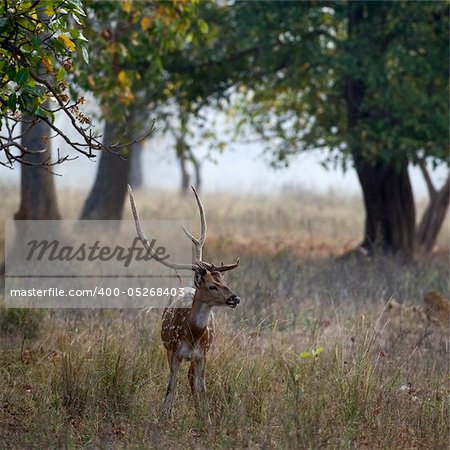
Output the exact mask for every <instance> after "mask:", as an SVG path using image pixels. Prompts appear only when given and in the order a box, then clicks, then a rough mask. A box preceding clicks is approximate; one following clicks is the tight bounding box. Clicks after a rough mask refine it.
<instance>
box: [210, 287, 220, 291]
mask: <svg viewBox="0 0 450 450" xmlns="http://www.w3.org/2000/svg"><path fill="white" fill-rule="evenodd" d="M209 290H210V291H218V289H217V287H216V286H210V287H209Z"/></svg>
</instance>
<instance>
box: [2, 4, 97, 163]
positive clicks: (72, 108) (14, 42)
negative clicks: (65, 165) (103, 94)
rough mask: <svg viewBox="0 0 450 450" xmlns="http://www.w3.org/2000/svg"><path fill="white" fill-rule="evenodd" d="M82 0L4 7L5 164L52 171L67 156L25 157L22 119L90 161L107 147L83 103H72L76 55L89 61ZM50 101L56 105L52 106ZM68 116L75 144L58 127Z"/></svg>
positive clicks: (3, 117)
mask: <svg viewBox="0 0 450 450" xmlns="http://www.w3.org/2000/svg"><path fill="white" fill-rule="evenodd" d="M84 15H85V14H84V11H83V9H82V7H81V2H80V0H61V2H59V4H58V7H57V8H56V7H55V4H53V3H52V2H43V1H39V0H37V1H16V0H12V1H11V0H5V1H3V2H1V3H0V55H1V59H0V83H1V86H2V89H1V92H0V127H1V130H2V134H1V136H0V153H1V156H2V157H3V158H2V159H0V164H2V165H4V166H7V167H12V166H13V164H14V162H16V161H17V162H19V163H23V164H27V165H35V164H38V165H45V166H51V165H54V164H57V163H61V162H63V161H64V160H66V159H67V156H64V155H61V154H58V159H57V160H56V161H53V162H52V161H51V160H50V158H38V159H36V158H35V157H31V158H28V157H26V155H27V153H28V148H27V147H25V146H23V145H22V144H21V139H20V137H21V136H20V133H19V135H17V131H18V129H19V127H20V124H21V116H22V114H23V115H26V116H27V119H26V120H27V122H28V123H29V125H32V124H31V123H30V120H31V117H33V119H32V120H33V121H35V122H44V123H46V124H47V126H48V127H49V128H50V129H51V130H52V131H53V132H54V133H56V134H58V135H60V136H61V137H62V138H63V139H64V141H65V142H66V144H67V145H69V146H70V147H72V148H74V149H75V150H76V151H77V152H78V153H80V154H84V155H85V156H87V157H89V158H94V157H95V153H94V151H95V150H100V149H103V148H104V147H103V145H102V144H101V142H100V141H99V139H98V136H97V135H96V134H95V133H92V129H91V126H90V119H89V118H88V117H86V116H85V115H84V114H83V113H82V112H81V111H80V109H79V107H80V104H81V103H83V99H82V98H75V99H73V100H71V98H70V97H69V95H68V92H67V89H68V86H69V83H70V81H71V74H72V72H73V70H74V58H73V57H74V55H76V54H78V53H80V54H81V55H82V57H83V58H84V59H85V60H87V58H88V51H87V48H86V42H87V39H86V38H85V37H84V35H83V33H82V31H81V29H80V27H81V26H82V20H83V17H84ZM47 100H52V101H54V102H55V105H53V104H52V103H51V102H49V101H47ZM57 113H59V114H64V115H66V116H67V117H68V119H69V121H70V123H71V126H72V127H74V129H75V130H76V131H77V132H78V134H79V139H77V140H76V141H74V140H72V139H70V138H69V137H68V135H67V134H66V133H65V132H64V130H62V129H60V128H58V127H57V126H56V125H55V124H54V117H55V114H57Z"/></svg>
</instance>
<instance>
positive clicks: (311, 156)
mask: <svg viewBox="0 0 450 450" xmlns="http://www.w3.org/2000/svg"><path fill="white" fill-rule="evenodd" d="M216 119H217V116H216V117H211V121H210V123H206V126H205V127H206V128H207V127H210V128H212V129H215V132H216V134H217V135H218V136H221V134H223V133H224V132H225V131H224V130H225V128H227V127H229V126H230V123H223V121H221V120H219V121H218V122H219V125H217V120H216ZM57 122H58V121H57ZM59 122H60V123H59V124H58V125H60V126H61V128H62V129H64V130H67V133H68V135H72V136H73V137H75V135H74V134H73V131H72V133H71V132H70V131H71V127H70V126H69V124H66V123H65V122H64V120H61V118H60V120H59ZM157 126H158V124H157ZM214 127H215V128H214ZM96 128H97V129H98V130H102V125H101V124H98V125H97V126H96ZM222 128H223V129H222ZM193 132H194V135H195V134H197V133H196V130H193ZM195 140H196V141H200V142H201V139H200V138H199V137H198V136H197V137H195ZM227 143H228V146H227V147H226V148H225V150H224V151H223V152H222V153H220V152H218V151H212V152H211V151H209V150H208V148H209V144H210V142H203V143H201V144H199V145H198V146H197V145H194V146H193V149H194V153H195V154H196V155H197V156H198V157H199V159H200V160H201V161H202V169H201V172H202V189H203V191H204V192H230V193H241V194H248V193H261V194H275V193H279V192H280V191H281V190H283V189H294V190H306V191H313V192H320V193H325V192H330V191H335V192H338V193H340V194H348V195H355V194H356V195H359V194H361V188H360V185H359V183H358V180H357V177H356V172H355V171H354V170H353V169H352V168H350V169H349V170H347V171H346V172H344V171H343V170H342V169H341V168H340V167H333V166H331V165H330V167H329V168H328V169H326V168H324V167H323V165H321V162H323V161H324V160H325V157H326V152H324V151H323V150H322V151H311V152H305V153H303V154H299V155H297V156H295V157H294V158H293V159H292V160H291V163H290V165H289V167H286V168H279V169H274V168H272V167H270V165H269V156H268V155H266V154H264V155H262V154H263V153H264V148H266V146H267V143H264V142H260V143H255V142H252V143H245V144H244V143H242V142H229V141H228V140H227ZM52 145H53V152H54V153H55V152H56V149H57V148H58V147H59V148H60V150H61V152H62V153H64V152H65V151H68V153H69V154H71V155H73V156H74V157H75V156H76V153H75V152H73V151H71V150H70V149H69V150H66V144H65V143H64V142H63V141H62V139H60V138H55V139H54V140H53V141H52ZM97 162H98V158H97V160H92V161H91V160H89V159H88V158H86V157H84V156H83V155H81V156H79V157H78V158H77V159H75V160H73V161H68V162H65V163H64V164H61V165H59V166H56V167H55V169H54V170H55V172H56V173H57V174H59V175H61V176H58V177H56V185H57V188H58V189H59V188H64V187H71V188H81V189H85V190H88V189H90V188H91V186H92V185H93V183H94V179H95V174H96V171H97ZM142 163H143V175H144V185H145V187H146V188H157V189H165V190H169V191H175V190H178V189H179V188H180V182H181V174H180V169H179V163H178V160H177V159H176V157H175V152H174V150H173V139H172V138H171V137H170V136H168V135H164V134H163V133H162V132H161V131H156V133H155V134H154V136H153V137H152V138H151V139H149V140H147V141H146V143H145V147H144V154H143V158H142ZM190 169H191V173H192V172H193V171H192V167H190ZM430 173H431V175H432V178H433V180H434V181H435V183H436V186H441V185H442V183H443V182H444V181H445V178H446V176H447V168H446V167H445V165H443V166H441V167H439V168H438V169H437V170H435V171H430ZM410 174H411V181H412V183H413V190H414V194H415V198H416V199H417V200H422V199H424V198H426V197H427V195H428V193H427V188H426V185H425V182H424V180H423V177H422V174H421V173H420V170H419V169H418V168H416V167H413V166H410ZM2 180H3V181H7V182H8V183H9V182H11V183H12V184H16V185H18V184H19V183H20V168H19V167H18V166H17V167H16V168H15V169H14V170H7V169H4V170H2Z"/></svg>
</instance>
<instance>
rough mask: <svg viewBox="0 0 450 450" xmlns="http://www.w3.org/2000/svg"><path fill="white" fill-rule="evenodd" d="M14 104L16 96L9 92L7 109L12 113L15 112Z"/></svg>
mask: <svg viewBox="0 0 450 450" xmlns="http://www.w3.org/2000/svg"><path fill="white" fill-rule="evenodd" d="M16 102H17V96H16V93H15V92H11V94H9V97H8V108H9V109H10V110H11V111H12V112H16Z"/></svg>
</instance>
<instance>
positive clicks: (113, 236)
mask: <svg viewBox="0 0 450 450" xmlns="http://www.w3.org/2000/svg"><path fill="white" fill-rule="evenodd" d="M186 222H187V221H185V220H183V221H181V220H162V221H159V220H153V221H144V222H143V223H145V228H146V230H148V232H147V234H148V240H149V246H150V247H151V248H152V249H153V252H154V256H152V255H150V254H149V253H148V252H147V251H146V250H145V248H144V246H143V244H142V242H141V241H140V239H139V238H138V237H137V236H136V230H135V226H134V223H133V222H131V221H74V220H64V221H7V222H6V225H5V243H6V258H5V277H6V282H5V306H6V307H9V308H18V307H36V308H142V307H162V306H165V305H166V304H167V301H168V299H169V297H170V296H171V295H173V294H174V293H176V292H177V289H179V288H180V287H181V286H183V287H184V286H190V285H191V276H192V274H191V273H176V272H175V271H174V270H172V269H169V268H167V267H164V266H163V265H162V264H160V263H159V262H158V261H164V260H170V261H192V260H193V259H192V258H193V254H192V246H191V243H190V242H189V241H187V240H186V239H185V238H183V237H184V236H183V233H182V226H183V225H186ZM187 225H188V226H189V224H187ZM155 258H156V259H158V261H155ZM38 293H39V294H38ZM77 293H79V294H80V295H77ZM22 294H24V295H22ZM166 294H167V295H166Z"/></svg>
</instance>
